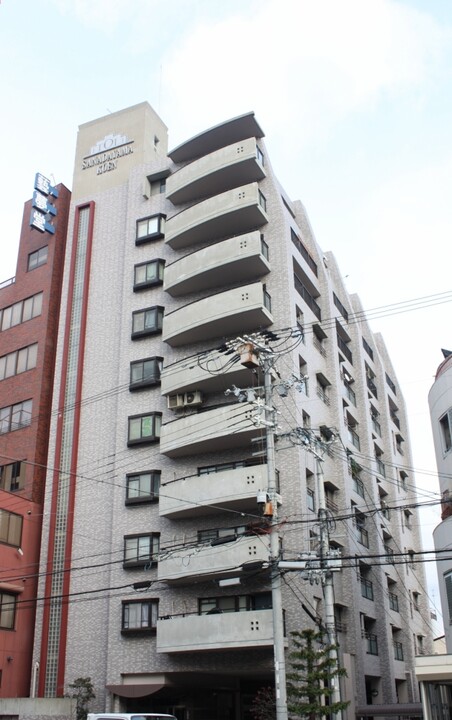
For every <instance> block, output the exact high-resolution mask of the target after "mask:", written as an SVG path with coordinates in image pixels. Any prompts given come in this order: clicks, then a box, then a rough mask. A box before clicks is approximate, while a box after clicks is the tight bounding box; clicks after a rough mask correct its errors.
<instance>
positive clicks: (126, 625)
mask: <svg viewBox="0 0 452 720" xmlns="http://www.w3.org/2000/svg"><path fill="white" fill-rule="evenodd" d="M157 620H158V601H157V600H144V601H138V600H137V601H132V602H123V604H122V630H126V631H127V630H135V631H136V630H152V629H155V628H156V627H157Z"/></svg>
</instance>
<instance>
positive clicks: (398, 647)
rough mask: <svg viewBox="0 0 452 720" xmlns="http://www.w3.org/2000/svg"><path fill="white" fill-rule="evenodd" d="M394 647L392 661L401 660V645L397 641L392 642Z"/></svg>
mask: <svg viewBox="0 0 452 720" xmlns="http://www.w3.org/2000/svg"><path fill="white" fill-rule="evenodd" d="M393 645H394V660H403V645H402V643H401V642H399V641H398V640H394V641H393Z"/></svg>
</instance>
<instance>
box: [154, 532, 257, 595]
mask: <svg viewBox="0 0 452 720" xmlns="http://www.w3.org/2000/svg"><path fill="white" fill-rule="evenodd" d="M269 557H270V537H269V535H250V536H248V535H243V536H240V537H238V538H236V539H235V540H233V541H232V542H229V543H226V542H224V543H221V544H220V545H196V547H188V548H186V549H184V548H178V549H177V550H175V551H174V552H172V553H171V554H169V555H168V557H163V556H160V558H159V562H158V579H159V580H160V581H163V582H168V583H186V582H192V581H193V580H195V579H196V580H197V581H201V580H202V581H204V580H215V579H216V580H220V579H225V578H229V577H239V576H240V575H241V573H246V572H247V570H246V569H243V568H242V566H245V568H246V565H247V563H248V564H249V563H258V564H260V563H268V559H269ZM254 572H255V571H254Z"/></svg>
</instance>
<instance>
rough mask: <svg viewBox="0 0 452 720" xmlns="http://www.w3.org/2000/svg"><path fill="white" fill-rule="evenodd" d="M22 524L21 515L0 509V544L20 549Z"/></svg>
mask: <svg viewBox="0 0 452 720" xmlns="http://www.w3.org/2000/svg"><path fill="white" fill-rule="evenodd" d="M22 523H23V518H22V515H18V514H17V513H12V512H9V510H3V509H0V543H4V544H5V545H13V546H14V547H20V543H21V540H22Z"/></svg>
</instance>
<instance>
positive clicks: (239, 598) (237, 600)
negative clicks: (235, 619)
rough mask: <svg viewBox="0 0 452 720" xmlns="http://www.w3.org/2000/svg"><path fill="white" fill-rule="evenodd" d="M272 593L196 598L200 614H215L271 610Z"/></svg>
mask: <svg viewBox="0 0 452 720" xmlns="http://www.w3.org/2000/svg"><path fill="white" fill-rule="evenodd" d="M271 608H272V595H271V593H269V592H264V593H258V594H256V595H230V596H221V597H211V598H200V599H199V600H198V612H199V614H200V615H216V614H217V613H227V612H246V611H248V610H271Z"/></svg>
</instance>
